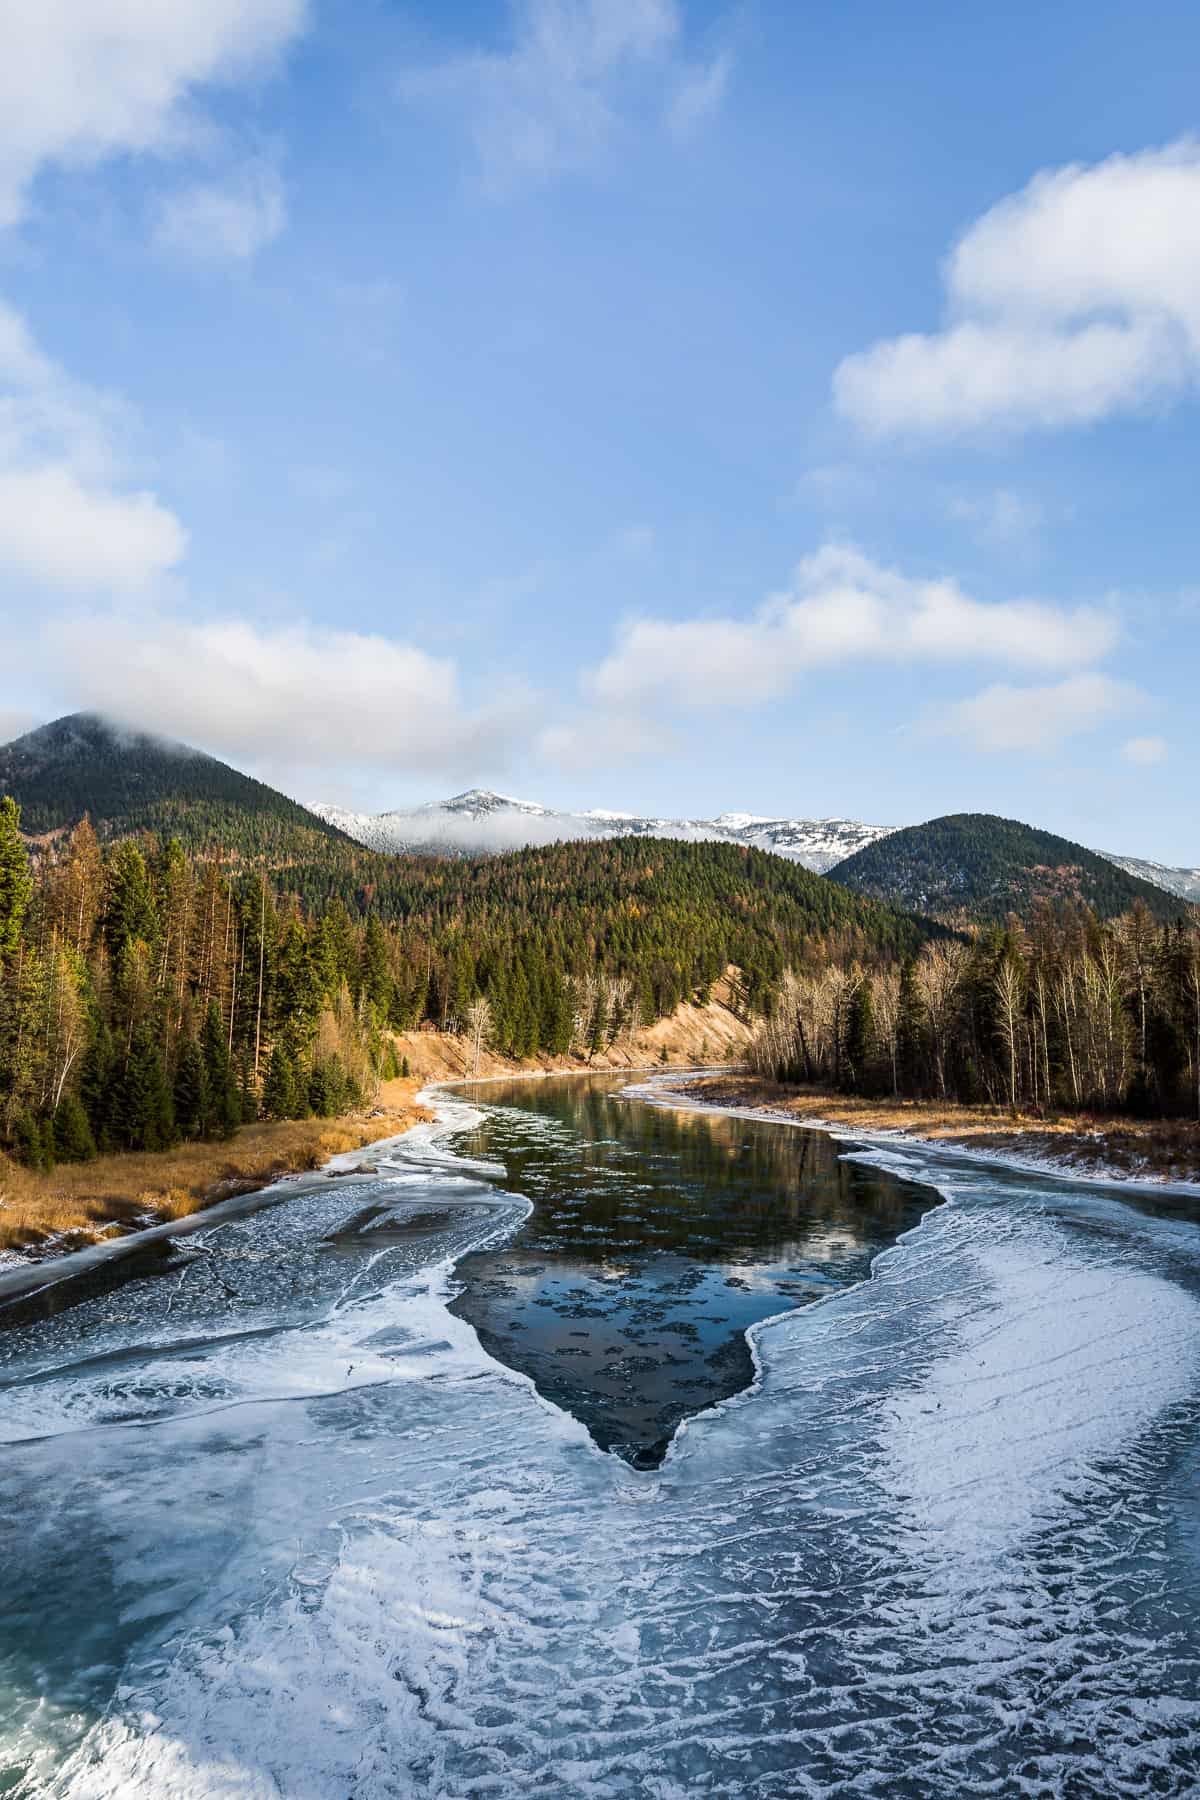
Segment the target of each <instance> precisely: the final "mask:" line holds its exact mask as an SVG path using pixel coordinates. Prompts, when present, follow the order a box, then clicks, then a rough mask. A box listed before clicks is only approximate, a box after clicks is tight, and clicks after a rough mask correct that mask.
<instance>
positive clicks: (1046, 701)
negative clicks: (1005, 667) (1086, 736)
mask: <svg viewBox="0 0 1200 1800" xmlns="http://www.w3.org/2000/svg"><path fill="white" fill-rule="evenodd" d="M1142 704H1144V696H1143V695H1142V694H1141V693H1140V691H1139V690H1138V689H1137V688H1136V687H1134V686H1133V685H1132V683H1130V682H1127V681H1116V680H1114V679H1113V678H1112V677H1111V676H1109V675H1100V674H1097V673H1095V672H1092V673H1089V674H1082V675H1069V676H1068V677H1067V678H1066V680H1065V681H1059V682H1054V683H1051V684H1048V685H1047V686H1044V687H1013V686H1009V685H1008V684H1007V683H1003V682H1000V683H997V684H996V685H995V686H994V687H989V688H985V689H984V691H983V692H982V693H981V694H975V695H973V696H972V697H971V698H970V699H969V700H957V701H955V702H954V704H953V705H951V706H948V707H946V708H945V709H944V710H942V711H940V712H938V713H936V714H934V713H929V714H927V715H926V719H925V727H926V730H927V731H928V732H929V733H931V734H932V735H934V736H939V737H941V736H947V737H958V738H962V739H964V740H965V741H966V742H967V743H969V744H970V745H971V746H972V747H973V748H974V749H976V750H985V751H1011V750H1030V751H1049V750H1056V749H1057V748H1058V747H1059V745H1060V744H1062V743H1064V742H1065V741H1066V739H1067V738H1070V737H1075V736H1077V735H1078V734H1079V733H1081V732H1086V731H1094V730H1095V729H1096V728H1097V727H1098V726H1100V725H1103V724H1106V723H1107V722H1108V721H1109V720H1110V719H1114V718H1119V717H1121V716H1122V715H1123V714H1126V713H1129V712H1131V711H1133V710H1134V709H1136V708H1137V707H1138V706H1141V705H1142Z"/></svg>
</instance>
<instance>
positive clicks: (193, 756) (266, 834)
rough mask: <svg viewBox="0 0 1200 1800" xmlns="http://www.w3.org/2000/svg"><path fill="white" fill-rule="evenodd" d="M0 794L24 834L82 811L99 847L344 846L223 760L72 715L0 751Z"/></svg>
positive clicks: (248, 855)
mask: <svg viewBox="0 0 1200 1800" xmlns="http://www.w3.org/2000/svg"><path fill="white" fill-rule="evenodd" d="M0 794H11V795H12V797H13V799H14V800H16V802H17V804H18V805H19V806H20V808H21V826H22V830H23V831H24V832H25V833H26V834H27V835H28V836H30V837H34V838H40V837H44V836H46V835H47V834H49V833H53V832H59V831H64V830H70V829H71V828H72V827H73V826H74V825H77V824H78V822H79V820H80V819H81V818H82V817H83V815H84V814H85V813H87V814H88V815H89V816H90V818H91V821H92V824H93V826H94V827H95V830H96V834H97V836H98V837H99V838H100V839H101V840H102V841H103V840H106V839H113V838H119V837H127V836H129V835H130V834H132V833H135V832H139V831H152V832H155V833H156V834H157V835H158V836H160V837H163V838H167V837H175V838H178V839H179V841H180V842H181V843H182V844H183V845H184V846H185V847H186V848H188V849H204V848H214V847H216V848H220V849H221V850H223V851H224V852H225V853H226V855H228V856H229V857H231V858H234V859H243V860H256V859H258V858H263V857H265V858H269V859H272V860H278V859H280V858H292V857H297V856H299V857H311V856H313V855H315V854H318V853H319V852H321V851H322V850H324V849H325V848H326V847H327V846H328V845H330V844H331V843H342V844H345V843H347V842H348V840H347V839H346V838H345V837H344V835H343V834H342V833H341V832H340V831H338V830H337V828H336V827H335V826H332V825H330V824H329V823H328V822H327V821H326V820H324V819H319V818H318V817H317V816H316V814H315V813H310V812H309V811H308V810H307V808H306V807H303V806H300V805H299V804H298V803H297V802H296V801H295V800H289V799H288V798H287V797H286V796H285V795H284V794H280V793H278V792H276V790H275V789H274V788H271V787H268V786H267V785H266V784H265V783H264V782H261V781H255V780H254V779H253V777H252V776H249V775H243V774H241V773H240V772H239V771H238V770H237V769H231V768H230V767H229V766H228V764H226V763H223V762H218V761H217V759H216V758H215V757H212V756H206V755H205V754H204V752H203V751H200V750H193V749H191V748H190V747H189V746H188V745H186V744H176V743H171V742H168V741H166V740H164V739H162V738H156V737H151V736H149V735H148V734H146V733H144V732H132V731H124V730H122V729H121V728H120V727H118V726H115V725H112V724H110V723H109V722H108V721H107V720H105V719H101V718H99V717H98V716H97V715H96V714H94V713H72V714H70V715H69V716H68V717H67V718H63V719H56V720H55V721H54V722H53V724H50V725H42V726H39V728H38V729H37V730H36V731H31V732H28V733H27V734H26V735H25V736H24V737H20V738H16V739H15V740H14V741H13V742H12V743H10V744H6V745H5V746H4V747H3V748H2V749H0Z"/></svg>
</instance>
